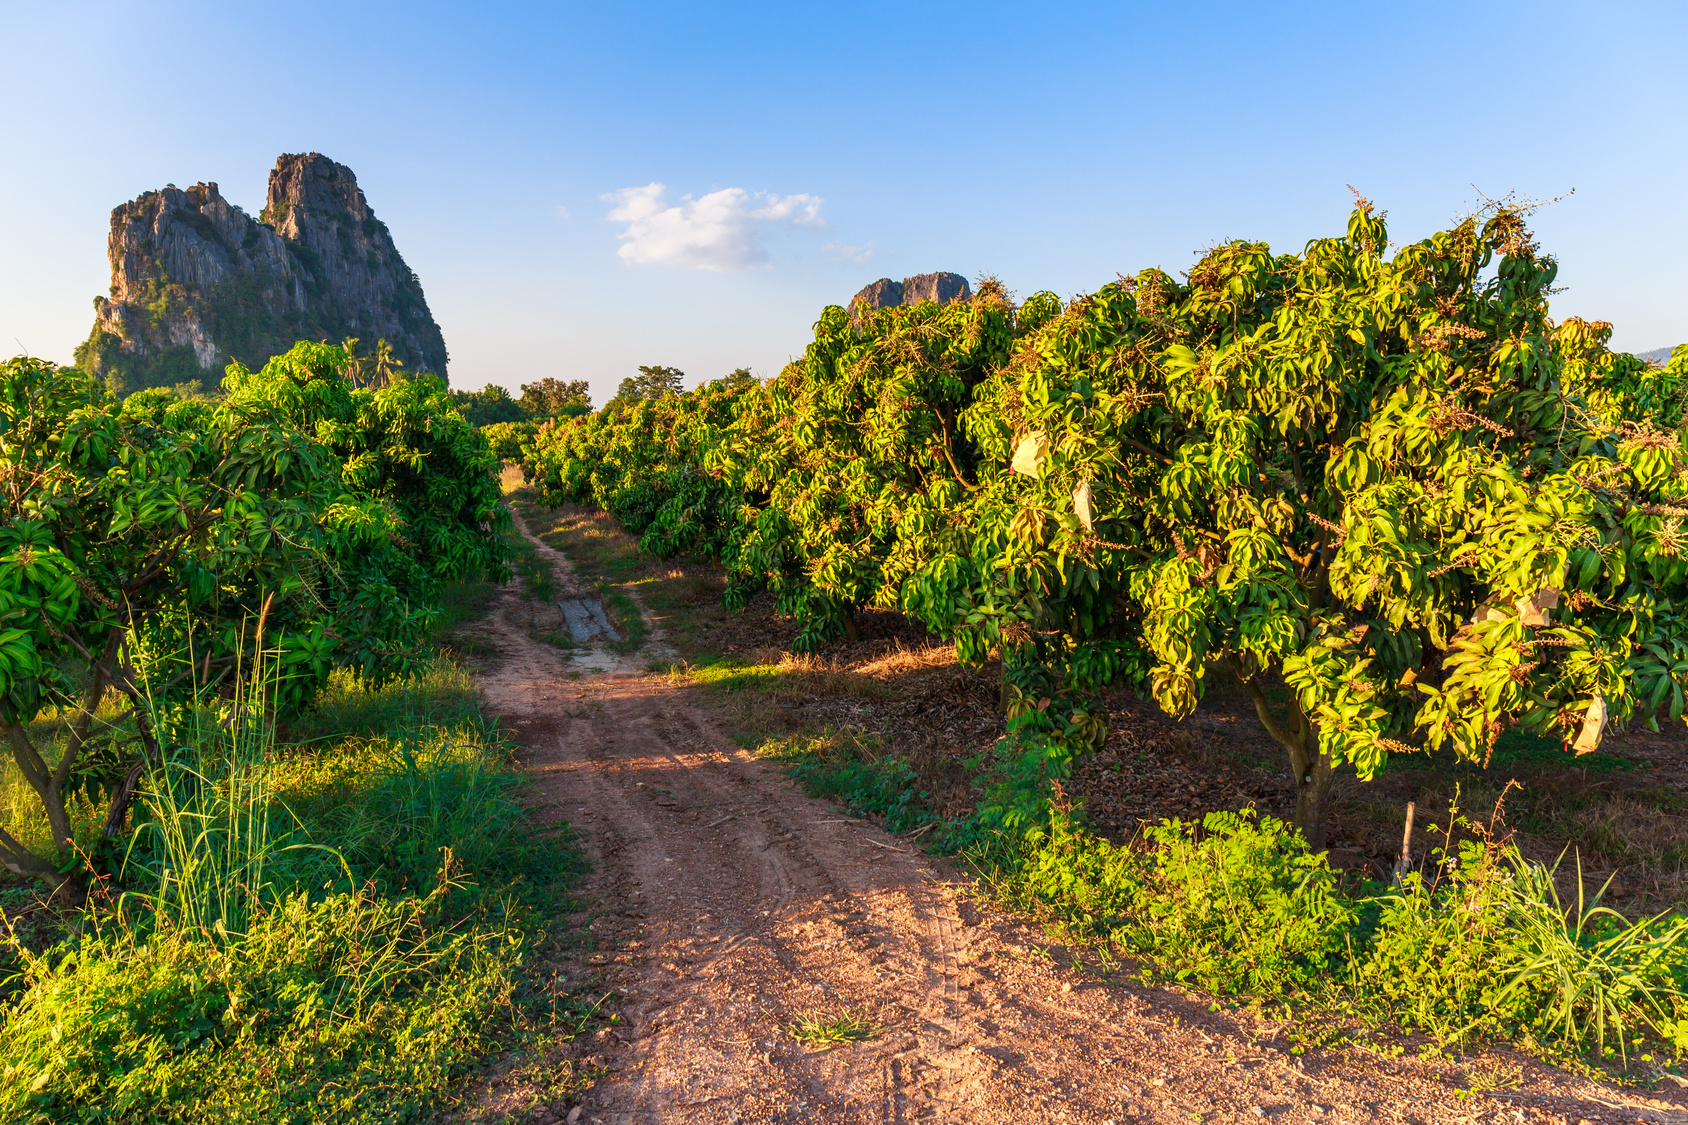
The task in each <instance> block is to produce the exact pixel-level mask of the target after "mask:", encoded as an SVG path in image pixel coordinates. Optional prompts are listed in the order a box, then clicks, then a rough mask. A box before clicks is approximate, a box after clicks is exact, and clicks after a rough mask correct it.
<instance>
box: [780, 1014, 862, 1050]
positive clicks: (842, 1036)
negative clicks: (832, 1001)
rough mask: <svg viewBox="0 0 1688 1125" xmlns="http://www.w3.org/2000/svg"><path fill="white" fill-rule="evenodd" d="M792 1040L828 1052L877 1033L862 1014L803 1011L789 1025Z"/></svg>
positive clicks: (859, 1041) (811, 1048) (812, 1048)
mask: <svg viewBox="0 0 1688 1125" xmlns="http://www.w3.org/2000/svg"><path fill="white" fill-rule="evenodd" d="M790 1034H791V1037H792V1038H793V1039H795V1040H797V1041H798V1042H799V1043H801V1044H803V1046H805V1047H808V1048H809V1049H810V1050H814V1051H830V1050H832V1049H833V1048H834V1047H840V1046H843V1045H844V1044H845V1043H861V1042H865V1041H866V1040H869V1039H872V1038H873V1037H874V1036H875V1035H876V1034H878V1031H877V1029H876V1028H875V1027H874V1026H873V1021H872V1020H871V1019H870V1018H869V1017H868V1016H867V1015H866V1014H865V1013H863V1012H858V1011H854V1010H851V1009H845V1010H844V1011H842V1012H837V1013H827V1012H804V1013H803V1014H801V1015H799V1016H798V1017H797V1018H796V1019H795V1020H793V1021H792V1022H791V1032H790Z"/></svg>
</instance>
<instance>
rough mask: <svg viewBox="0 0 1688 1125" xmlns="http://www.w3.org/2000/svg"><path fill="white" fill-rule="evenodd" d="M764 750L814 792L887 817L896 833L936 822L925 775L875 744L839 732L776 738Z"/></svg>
mask: <svg viewBox="0 0 1688 1125" xmlns="http://www.w3.org/2000/svg"><path fill="white" fill-rule="evenodd" d="M759 752H760V753H762V754H763V755H765V756H767V757H770V758H773V759H774V760H776V761H779V762H781V763H783V764H784V765H785V770H786V772H787V773H788V774H790V775H791V776H792V777H794V778H795V779H796V780H797V781H798V783H799V784H801V785H802V786H803V788H804V789H805V790H807V791H808V792H809V793H810V794H812V795H813V796H816V797H822V798H825V799H827V800H832V801H837V802H839V803H840V804H842V805H844V806H845V807H846V808H848V809H849V810H850V811H851V812H853V813H856V814H858V815H865V816H881V817H884V820H885V828H886V829H887V830H888V831H891V832H907V831H909V830H910V829H914V828H919V827H921V826H922V825H927V824H935V823H937V821H938V816H937V814H936V813H935V812H933V811H932V809H931V808H930V807H929V806H928V805H927V804H926V796H927V795H926V793H925V791H923V790H922V789H921V788H920V786H919V782H920V777H919V775H918V774H917V773H915V771H914V770H913V769H912V768H910V767H909V764H908V763H907V762H905V761H903V760H902V759H900V758H897V757H895V756H893V755H881V754H879V753H878V747H877V746H876V744H874V743H873V742H871V741H868V740H864V739H862V738H860V737H858V736H854V735H850V734H846V733H844V732H838V731H827V732H825V733H823V734H821V735H818V736H814V735H793V736H791V737H789V738H780V739H772V740H769V741H767V742H765V743H763V744H762V745H761V747H760V748H759Z"/></svg>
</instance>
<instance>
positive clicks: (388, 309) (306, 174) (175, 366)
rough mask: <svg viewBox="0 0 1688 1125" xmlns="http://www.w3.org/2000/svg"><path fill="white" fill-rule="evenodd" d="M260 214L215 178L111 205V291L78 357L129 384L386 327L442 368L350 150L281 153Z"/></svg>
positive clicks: (439, 344) (420, 362) (205, 373)
mask: <svg viewBox="0 0 1688 1125" xmlns="http://www.w3.org/2000/svg"><path fill="white" fill-rule="evenodd" d="M260 220H262V221H256V220H254V219H252V218H251V217H250V216H249V215H247V214H246V213H245V212H244V211H242V210H241V209H240V208H239V207H236V206H234V205H233V204H231V203H229V202H228V201H227V200H225V199H224V198H223V197H222V195H221V194H220V193H219V192H218V191H217V185H216V184H215V183H201V184H195V185H194V186H193V187H191V188H188V189H187V190H185V191H183V190H181V189H178V188H176V187H175V186H174V185H171V186H169V187H166V188H164V189H162V190H160V191H150V192H147V193H146V194H144V195H142V196H140V197H139V198H137V199H135V200H134V201H132V202H129V203H125V204H123V205H122V206H120V207H117V208H115V209H114V210H113V211H112V213H111V235H110V237H109V239H108V242H107V256H108V258H109V259H110V261H111V295H110V297H109V298H99V299H98V300H97V301H96V302H95V317H94V327H93V331H92V332H91V333H90V334H89V337H88V340H87V342H86V343H84V344H83V345H82V346H81V347H79V348H78V349H77V355H76V358H77V363H78V364H79V365H81V366H82V367H83V369H84V370H86V371H89V372H90V373H92V374H96V375H100V376H103V377H106V378H107V379H108V381H109V382H111V383H113V384H114V386H115V387H116V389H118V390H119V391H121V392H127V391H130V390H135V389H138V388H140V387H147V386H158V385H164V384H170V383H176V382H182V381H185V380H188V379H195V378H200V379H205V381H207V382H210V383H213V384H214V383H215V382H216V381H217V379H218V378H219V377H220V373H219V369H220V368H221V367H222V366H223V365H225V364H226V363H228V362H229V360H231V359H238V360H240V361H241V362H243V363H245V364H247V365H248V366H250V367H257V366H259V365H261V364H262V363H263V362H264V361H265V360H267V359H268V358H269V357H270V356H271V355H275V354H277V353H279V352H283V351H286V350H287V349H288V348H290V347H291V346H292V345H293V343H294V342H295V341H296V340H302V339H303V340H322V339H327V340H331V341H336V342H337V341H339V340H341V339H342V338H344V337H347V336H356V337H358V338H359V340H360V342H361V350H364V351H366V352H367V351H370V350H373V348H374V346H375V343H376V341H377V340H378V339H385V340H386V341H387V342H388V344H389V345H391V347H392V349H393V352H394V353H395V355H396V356H397V357H398V358H399V359H400V360H401V361H402V362H403V363H404V364H405V365H406V366H407V367H408V368H410V369H411V370H412V371H417V372H423V371H431V372H434V373H435V374H438V375H441V376H444V375H445V373H446V349H445V340H444V338H443V337H442V336H441V334H440V329H439V325H437V324H435V323H434V318H433V316H432V314H431V313H430V312H429V311H428V303H427V300H426V298H424V296H423V294H422V286H421V284H420V282H419V281H418V280H417V278H416V275H415V274H413V273H412V272H411V271H410V268H409V267H408V266H407V265H405V262H404V259H403V257H401V256H400V254H399V252H398V248H397V247H396V246H394V245H393V240H392V236H391V235H390V234H389V233H388V231H387V227H386V225H385V224H384V223H382V222H381V221H380V220H379V219H377V218H376V217H375V213H374V212H373V211H372V210H370V207H369V202H368V200H366V199H365V198H364V194H363V192H362V191H361V190H359V188H358V186H357V177H356V176H354V175H353V174H352V170H351V169H350V168H347V167H346V166H345V165H343V164H337V163H335V162H334V161H332V160H330V159H328V158H327V157H325V156H323V155H321V154H320V153H314V152H313V153H304V154H299V155H284V156H281V157H280V158H278V159H277V160H276V165H275V168H274V170H273V171H271V173H270V183H269V194H268V201H267V203H266V205H265V207H264V210H263V212H262V214H261V215H260Z"/></svg>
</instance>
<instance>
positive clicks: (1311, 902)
mask: <svg viewBox="0 0 1688 1125" xmlns="http://www.w3.org/2000/svg"><path fill="white" fill-rule="evenodd" d="M1451 815H1454V814H1451ZM1458 823H1459V825H1460V832H1461V833H1464V834H1465V838H1464V839H1462V840H1461V841H1460V842H1459V844H1458V846H1457V847H1444V848H1442V849H1437V850H1434V851H1433V852H1432V856H1431V858H1432V863H1431V864H1430V865H1428V866H1427V869H1426V873H1425V874H1423V875H1421V874H1420V873H1418V872H1413V873H1411V874H1409V876H1408V877H1407V879H1406V881H1405V885H1404V886H1402V887H1399V888H1392V887H1388V886H1383V885H1370V886H1367V887H1365V888H1354V887H1352V886H1351V885H1349V884H1345V883H1344V881H1343V880H1342V878H1341V877H1340V876H1339V875H1338V873H1336V872H1334V871H1332V870H1331V869H1330V867H1329V866H1328V864H1327V862H1326V857H1325V856H1324V855H1323V854H1319V855H1310V854H1308V853H1307V851H1306V848H1305V845H1304V844H1303V843H1302V842H1301V840H1300V837H1299V836H1298V835H1297V834H1296V833H1295V832H1294V831H1293V829H1290V828H1288V827H1286V826H1285V825H1283V824H1282V823H1280V822H1278V821H1276V820H1274V819H1272V818H1270V817H1265V818H1259V819H1256V818H1255V817H1253V816H1252V815H1251V814H1247V813H1245V814H1236V813H1209V814H1208V815H1207V816H1206V817H1205V818H1203V820H1202V821H1201V823H1200V824H1199V825H1198V824H1193V823H1181V822H1178V821H1170V822H1164V823H1162V824H1161V825H1159V826H1157V827H1154V828H1151V829H1149V830H1148V833H1147V836H1146V838H1145V839H1144V840H1143V841H1141V842H1140V843H1139V844H1138V845H1135V846H1116V845H1113V844H1110V843H1109V842H1108V841H1106V840H1101V839H1099V838H1097V837H1094V836H1091V835H1089V834H1088V833H1086V832H1084V831H1083V830H1082V828H1080V827H1079V826H1078V825H1076V824H1075V823H1074V822H1073V821H1072V820H1071V819H1070V818H1069V817H1068V816H1067V815H1066V814H1065V813H1064V812H1062V811H1059V810H1057V812H1056V814H1055V815H1054V817H1053V818H1052V820H1051V823H1050V825H1049V827H1048V828H1047V829H1046V830H1042V829H1040V830H1034V831H1031V832H1029V833H1027V834H1026V835H1025V836H1024V837H1022V839H1021V841H1020V842H1019V844H1018V847H1017V853H1016V854H1013V855H1011V856H1008V857H1004V856H1002V855H1001V854H1000V853H999V854H997V855H995V856H989V857H984V856H982V859H983V860H984V869H985V871H986V883H987V887H988V889H989V891H990V893H992V894H993V895H994V896H995V897H997V898H999V899H1000V900H1002V901H1004V902H1006V903H1008V904H1010V905H1012V906H1015V907H1018V908H1021V909H1026V910H1030V911H1032V912H1034V913H1036V914H1039V915H1041V916H1042V917H1044V918H1045V919H1046V920H1048V921H1050V922H1052V923H1053V924H1055V925H1057V926H1058V927H1060V928H1061V929H1063V930H1064V931H1065V933H1066V934H1067V936H1068V937H1070V938H1072V939H1074V940H1076V941H1078V942H1080V943H1085V944H1089V945H1090V946H1091V947H1092V948H1094V949H1096V950H1097V951H1099V952H1100V953H1101V954H1102V955H1103V956H1104V957H1105V958H1108V959H1112V958H1115V957H1118V956H1121V955H1128V956H1133V957H1137V958H1140V959H1141V961H1140V963H1141V964H1142V965H1144V966H1145V968H1144V970H1143V975H1144V977H1145V978H1146V979H1147V978H1149V977H1153V976H1159V977H1162V978H1164V979H1170V980H1173V981H1176V982H1179V983H1182V984H1185V985H1189V986H1192V987H1197V988H1200V989H1202V990H1204V991H1207V992H1209V993H1213V994H1217V995H1219V996H1228V995H1229V996H1237V997H1239V998H1243V999H1246V1000H1247V1001H1249V1002H1253V1003H1261V1002H1268V1003H1271V1004H1274V1005H1276V1006H1280V1007H1284V1008H1295V1009H1300V1010H1302V1011H1304V1012H1318V1011H1323V1012H1327V1013H1328V1012H1334V1013H1339V1014H1341V1015H1344V1016H1346V1017H1348V1018H1349V1019H1350V1020H1357V1021H1359V1022H1360V1023H1362V1024H1364V1025H1369V1026H1371V1027H1374V1028H1383V1029H1399V1030H1407V1031H1416V1032H1422V1033H1425V1034H1427V1035H1429V1036H1430V1037H1431V1038H1432V1040H1433V1041H1434V1042H1436V1043H1438V1044H1441V1045H1443V1046H1446V1047H1459V1046H1465V1045H1469V1044H1471V1043H1473V1042H1476V1041H1481V1040H1483V1039H1489V1038H1494V1039H1503V1040H1508V1041H1511V1042H1514V1043H1517V1044H1519V1045H1521V1046H1525V1047H1528V1048H1530V1049H1533V1050H1535V1051H1537V1052H1538V1053H1541V1054H1543V1055H1545V1056H1547V1057H1549V1058H1552V1059H1555V1060H1557V1061H1571V1062H1579V1061H1580V1060H1592V1061H1594V1062H1596V1063H1600V1064H1610V1065H1615V1066H1635V1065H1640V1066H1641V1067H1642V1073H1643V1075H1645V1074H1646V1073H1648V1072H1652V1071H1656V1069H1657V1068H1658V1067H1659V1066H1663V1065H1666V1064H1674V1063H1675V1062H1677V1061H1679V1060H1680V1056H1681V1052H1682V1051H1683V1050H1685V1049H1688V920H1684V919H1683V918H1681V917H1680V916H1664V915H1659V916H1653V917H1647V918H1641V919H1629V918H1625V917H1624V916H1622V915H1620V914H1619V913H1617V912H1616V911H1614V910H1611V909H1609V908H1608V907H1606V906H1605V905H1603V904H1602V903H1601V902H1600V888H1597V887H1585V886H1583V885H1582V882H1581V879H1580V872H1578V876H1579V878H1578V880H1577V884H1576V885H1577V887H1578V888H1579V889H1578V890H1577V892H1576V896H1575V898H1573V899H1572V900H1571V901H1568V902H1563V901H1561V899H1560V893H1559V890H1558V888H1557V886H1556V883H1555V879H1554V876H1555V874H1556V872H1555V871H1554V870H1553V869H1550V868H1547V867H1543V866H1542V865H1541V864H1537V863H1533V862H1531V861H1528V860H1526V859H1524V858H1523V857H1522V856H1520V855H1519V853H1518V852H1517V850H1516V849H1515V848H1513V847H1511V846H1510V845H1509V844H1506V843H1505V842H1502V841H1493V842H1490V841H1486V840H1484V839H1482V838H1481V836H1480V828H1481V826H1476V825H1472V824H1470V823H1469V822H1466V821H1463V820H1460V821H1459V822H1458ZM1474 837H1475V838H1474Z"/></svg>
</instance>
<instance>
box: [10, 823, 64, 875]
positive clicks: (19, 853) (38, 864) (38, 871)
mask: <svg viewBox="0 0 1688 1125" xmlns="http://www.w3.org/2000/svg"><path fill="white" fill-rule="evenodd" d="M0 866H4V867H5V868H6V869H7V870H8V871H10V872H12V873H13V874H14V875H22V876H24V877H25V878H30V879H42V880H45V881H46V882H49V883H52V884H53V885H54V886H57V885H59V884H60V883H63V882H64V881H65V876H64V874H63V873H62V872H60V871H59V869H58V868H57V867H54V866H53V865H52V864H50V863H48V862H47V861H46V860H44V859H42V858H41V857H40V856H38V855H36V854H35V853H34V852H32V851H30V850H29V849H28V848H26V847H24V846H23V845H22V844H21V843H19V842H18V840H17V838H16V837H15V836H13V835H12V834H11V833H10V832H7V831H6V830H5V829H4V828H0Z"/></svg>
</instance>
